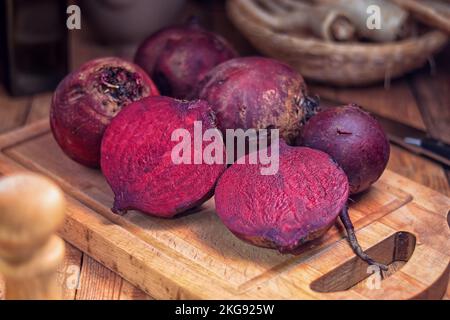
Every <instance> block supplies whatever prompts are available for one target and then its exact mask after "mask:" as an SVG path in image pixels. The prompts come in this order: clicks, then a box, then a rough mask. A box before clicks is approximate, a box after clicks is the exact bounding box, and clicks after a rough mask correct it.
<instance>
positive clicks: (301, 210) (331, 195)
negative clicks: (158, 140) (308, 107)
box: [215, 141, 349, 252]
mask: <svg viewBox="0 0 450 320" xmlns="http://www.w3.org/2000/svg"><path fill="white" fill-rule="evenodd" d="M270 152H271V151H270ZM248 157H249V156H248V155H247V156H246V161H245V162H246V163H249V161H248ZM261 167H262V165H261V164H234V165H232V166H231V167H230V168H229V169H228V170H227V171H226V172H225V173H224V174H223V175H222V177H221V178H220V179H219V182H218V184H217V188H216V193H215V201H216V210H217V214H218V215H219V217H220V218H221V220H222V221H223V223H224V224H225V225H226V226H227V227H228V228H229V229H230V230H231V232H233V233H234V234H235V235H236V236H237V237H239V238H241V239H243V240H245V241H248V242H250V243H252V244H254V245H257V246H261V247H267V248H275V249H278V250H279V251H280V252H293V251H295V249H296V248H297V247H299V246H300V245H301V244H303V243H305V242H307V241H310V240H313V239H316V238H318V237H320V236H321V235H323V234H324V233H325V232H326V231H327V230H328V229H329V228H330V227H331V226H332V225H333V223H334V222H335V221H336V218H337V217H338V216H339V214H340V212H341V210H342V209H343V208H344V207H345V206H346V202H347V198H348V193H349V185H348V180H347V176H346V175H345V173H344V171H342V170H341V169H340V168H339V166H338V165H337V164H336V163H335V162H334V161H333V160H332V159H331V157H330V156H329V155H327V154H326V153H324V152H322V151H318V150H314V149H310V148H298V147H289V146H287V145H286V144H285V143H283V142H282V141H280V153H279V171H278V173H276V174H274V175H261V173H260V169H261Z"/></svg>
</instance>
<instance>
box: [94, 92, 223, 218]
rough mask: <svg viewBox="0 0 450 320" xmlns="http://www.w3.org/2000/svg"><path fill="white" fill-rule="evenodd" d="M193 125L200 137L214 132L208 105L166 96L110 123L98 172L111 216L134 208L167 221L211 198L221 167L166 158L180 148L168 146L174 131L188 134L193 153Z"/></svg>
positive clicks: (139, 104)
mask: <svg viewBox="0 0 450 320" xmlns="http://www.w3.org/2000/svg"><path fill="white" fill-rule="evenodd" d="M194 121H201V123H202V132H203V133H204V132H205V131H206V130H207V129H215V123H214V115H213V113H212V111H211V109H210V106H209V105H208V103H207V102H205V101H193V102H187V101H179V100H175V99H172V98H168V97H149V98H146V99H143V100H140V101H138V102H135V103H133V104H131V105H129V106H128V107H127V108H125V109H124V110H123V111H122V112H121V113H120V114H119V115H118V116H117V117H115V118H114V119H113V121H112V122H111V124H110V125H109V126H108V128H107V129H106V132H105V135H104V138H103V141H102V149H101V154H102V157H101V167H102V172H103V174H104V175H105V177H106V180H107V181H108V183H109V185H110V186H111V188H112V190H113V191H114V194H115V199H114V207H113V211H114V212H116V213H124V212H126V211H127V210H132V209H136V210H140V211H142V212H144V213H147V214H150V215H154V216H158V217H164V218H170V217H173V216H175V215H176V214H178V213H181V212H184V211H186V210H188V209H190V208H193V207H196V206H198V205H200V204H202V203H203V202H204V201H206V200H207V199H208V198H210V197H211V196H212V194H213V189H214V187H215V184H216V181H217V179H218V178H219V176H220V175H221V174H222V172H223V171H224V170H225V169H226V165H225V164H211V165H208V164H174V163H173V161H172V158H171V153H172V150H173V148H174V147H175V145H177V144H178V143H179V142H178V141H171V136H172V132H173V131H174V130H176V129H186V130H187V131H189V133H190V134H191V138H192V141H191V146H192V149H194V142H193V137H194V135H193V131H194ZM217 133H218V134H219V136H220V132H219V131H218V130H217ZM220 143H221V144H222V143H223V142H222V140H220ZM201 145H202V151H203V149H204V148H205V142H203V144H201ZM223 157H225V152H224V154H223Z"/></svg>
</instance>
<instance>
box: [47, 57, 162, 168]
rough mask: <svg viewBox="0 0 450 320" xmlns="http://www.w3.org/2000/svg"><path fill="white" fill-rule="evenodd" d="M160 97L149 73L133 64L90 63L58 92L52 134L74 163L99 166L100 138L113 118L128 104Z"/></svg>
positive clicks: (110, 60) (111, 60)
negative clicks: (155, 96) (142, 99)
mask: <svg viewBox="0 0 450 320" xmlns="http://www.w3.org/2000/svg"><path fill="white" fill-rule="evenodd" d="M158 94H159V93H158V90H157V89H156V87H155V85H154V83H153V82H152V80H151V79H150V78H149V77H148V76H147V74H146V73H145V72H144V71H143V70H142V69H141V68H139V67H138V66H136V65H134V64H132V63H129V62H126V61H124V60H122V59H119V58H102V59H97V60H93V61H90V62H88V63H86V64H84V65H83V66H82V67H81V68H80V69H79V70H78V71H75V72H73V73H71V74H69V75H68V76H67V77H66V78H65V79H64V80H63V81H62V82H61V83H60V84H59V86H58V88H57V89H56V91H55V93H54V95H53V100H52V105H51V109H50V125H51V128H52V131H53V135H54V137H55V139H56V141H57V142H58V144H59V145H60V147H61V148H62V150H63V151H64V152H65V153H66V154H67V155H68V156H69V157H71V158H72V159H73V160H75V161H77V162H79V163H81V164H84V165H86V166H90V167H99V165H100V144H101V139H102V136H103V132H104V131H105V128H106V126H107V125H108V124H109V122H110V121H111V119H112V118H113V117H114V116H116V114H117V113H118V112H119V111H120V110H121V109H122V108H123V107H125V106H126V105H128V104H129V103H131V102H133V101H136V100H139V99H141V98H142V97H147V96H151V95H158Z"/></svg>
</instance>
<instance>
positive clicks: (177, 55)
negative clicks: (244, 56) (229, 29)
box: [135, 21, 237, 99]
mask: <svg viewBox="0 0 450 320" xmlns="http://www.w3.org/2000/svg"><path fill="white" fill-rule="evenodd" d="M236 56H237V54H236V51H235V50H234V49H233V48H232V47H231V45H230V44H229V43H228V42H227V41H226V40H225V39H224V38H222V37H221V36H219V35H218V34H215V33H212V32H208V31H206V30H204V29H202V28H201V27H200V26H199V25H198V24H197V23H196V22H195V21H191V22H190V23H188V24H186V25H184V26H178V27H169V28H165V29H163V30H161V31H159V32H157V33H155V34H153V35H152V36H150V37H149V38H148V39H147V40H145V41H144V42H143V43H142V45H141V46H140V47H139V49H138V50H137V52H136V56H135V62H136V63H137V64H138V65H140V66H141V67H142V68H143V69H144V70H145V71H147V72H148V74H150V75H151V76H152V78H153V79H154V80H155V82H156V85H157V86H158V88H159V89H160V91H161V93H162V94H163V95H166V96H171V97H175V98H179V99H185V98H190V99H193V98H196V95H195V89H196V87H197V84H198V82H199V81H200V80H201V79H202V78H203V76H204V75H205V74H206V73H207V72H208V71H210V70H211V69H212V68H214V67H215V66H216V65H218V64H220V63H222V62H224V61H226V60H229V59H232V58H234V57H236Z"/></svg>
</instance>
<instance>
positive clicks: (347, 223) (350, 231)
mask: <svg viewBox="0 0 450 320" xmlns="http://www.w3.org/2000/svg"><path fill="white" fill-rule="evenodd" d="M340 218H341V221H342V223H343V225H344V227H345V230H346V232H347V239H348V242H349V243H350V246H351V247H352V249H353V252H354V253H355V254H356V255H357V256H358V257H359V258H360V259H361V260H363V261H365V262H367V263H368V264H369V265H374V266H377V267H379V268H380V269H381V270H382V271H387V270H388V267H387V266H386V265H384V264H381V263H378V262H376V261H375V260H373V259H372V258H371V257H370V256H369V255H368V254H367V253H365V252H364V251H363V249H362V248H361V246H360V244H359V242H358V239H357V238H356V234H355V228H354V227H353V223H352V221H351V220H350V216H349V214H348V207H347V205H346V206H345V207H344V209H342V212H341V214H340Z"/></svg>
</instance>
